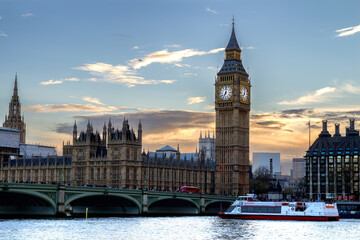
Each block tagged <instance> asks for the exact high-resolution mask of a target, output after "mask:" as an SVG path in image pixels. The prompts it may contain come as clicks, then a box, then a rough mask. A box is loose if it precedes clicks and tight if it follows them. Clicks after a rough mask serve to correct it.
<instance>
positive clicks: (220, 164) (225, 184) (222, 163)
mask: <svg viewBox="0 0 360 240" xmlns="http://www.w3.org/2000/svg"><path fill="white" fill-rule="evenodd" d="M250 87H251V86H250V81H249V75H248V73H247V72H246V71H245V69H244V67H243V64H242V59H241V49H240V46H239V44H238V42H237V39H236V36H235V30H234V22H233V25H232V33H231V37H230V40H229V43H228V45H227V47H226V49H225V60H224V64H223V66H222V67H221V69H220V71H219V72H218V74H217V78H216V81H215V110H216V148H215V159H216V192H217V193H222V194H231V195H240V194H246V193H248V192H249V174H250V173H249V171H250V162H249V115H250Z"/></svg>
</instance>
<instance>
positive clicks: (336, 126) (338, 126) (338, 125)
mask: <svg viewBox="0 0 360 240" xmlns="http://www.w3.org/2000/svg"><path fill="white" fill-rule="evenodd" d="M334 136H341V135H340V124H338V123H336V124H335V134H334Z"/></svg>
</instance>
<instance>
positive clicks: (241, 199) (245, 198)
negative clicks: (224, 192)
mask: <svg viewBox="0 0 360 240" xmlns="http://www.w3.org/2000/svg"><path fill="white" fill-rule="evenodd" d="M237 200H238V201H247V202H250V201H254V199H253V198H252V197H238V199H237Z"/></svg>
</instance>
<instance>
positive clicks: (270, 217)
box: [219, 212, 339, 221]
mask: <svg viewBox="0 0 360 240" xmlns="http://www.w3.org/2000/svg"><path fill="white" fill-rule="evenodd" d="M219 217H220V218H223V219H244V220H291V221H339V217H338V216H329V217H323V216H285V215H248V214H224V213H222V212H220V213H219Z"/></svg>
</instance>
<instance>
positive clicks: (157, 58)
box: [129, 48, 224, 69]
mask: <svg viewBox="0 0 360 240" xmlns="http://www.w3.org/2000/svg"><path fill="white" fill-rule="evenodd" d="M221 51H224V48H217V49H212V50H210V51H208V52H206V51H198V50H195V49H185V50H180V51H174V52H169V51H168V49H164V50H160V51H157V52H154V53H150V54H148V55H147V56H145V57H144V58H142V60H141V61H139V59H132V60H130V62H129V65H130V66H132V67H133V68H134V69H140V68H142V67H146V66H148V65H150V64H152V63H179V62H181V61H183V58H187V57H193V56H202V55H206V54H213V53H218V52H221Z"/></svg>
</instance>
